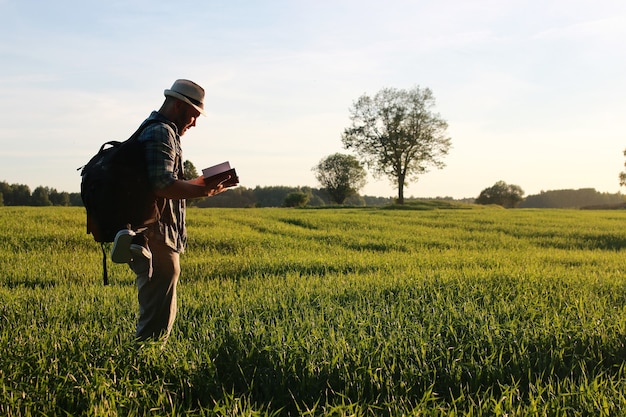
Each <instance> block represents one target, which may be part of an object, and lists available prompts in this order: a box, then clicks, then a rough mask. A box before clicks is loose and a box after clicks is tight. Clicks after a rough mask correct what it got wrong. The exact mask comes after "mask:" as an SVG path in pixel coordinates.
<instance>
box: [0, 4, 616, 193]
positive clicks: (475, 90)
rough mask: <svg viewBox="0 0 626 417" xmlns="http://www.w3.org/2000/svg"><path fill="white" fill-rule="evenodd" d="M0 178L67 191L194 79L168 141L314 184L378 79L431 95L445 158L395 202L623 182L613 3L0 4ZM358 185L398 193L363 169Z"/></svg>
mask: <svg viewBox="0 0 626 417" xmlns="http://www.w3.org/2000/svg"><path fill="white" fill-rule="evenodd" d="M0 16H2V24H1V25H0V40H1V41H0V91H1V93H0V143H1V146H0V181H6V182H8V183H9V184H13V183H19V184H26V185H28V186H29V187H30V188H31V191H32V190H33V189H34V188H36V187H38V186H46V187H50V188H55V189H56V190H57V191H67V192H78V191H79V190H80V174H79V171H77V168H79V167H81V166H82V165H84V164H85V163H86V162H87V161H88V160H89V159H90V158H91V156H93V155H94V154H95V153H96V152H97V150H98V149H99V147H100V146H101V145H102V144H103V143H104V142H106V141H109V140H123V139H126V138H128V137H129V136H130V135H131V134H132V133H133V132H134V130H135V129H136V128H137V127H138V126H139V124H140V123H141V122H142V121H143V120H144V119H145V118H146V117H147V116H148V115H149V114H150V112H151V111H152V110H157V109H158V108H159V107H160V105H161V104H162V101H163V99H164V96H163V91H164V90H165V89H167V88H170V87H171V85H172V83H173V82H174V80H176V79H178V78H188V79H191V80H193V81H195V82H197V83H198V84H200V85H201V86H203V87H204V88H205V90H206V99H205V109H206V111H207V116H206V117H201V118H200V119H199V120H198V123H197V126H196V127H195V128H193V129H191V130H190V131H188V132H187V133H186V134H185V135H184V136H183V137H182V144H183V150H184V154H183V157H184V159H187V160H190V161H191V162H192V163H193V164H194V165H195V166H196V168H197V169H198V170H199V171H200V170H201V169H202V168H205V167H208V166H211V165H214V164H217V163H220V162H222V161H225V160H228V161H230V163H231V165H233V166H234V167H235V168H236V169H237V172H238V174H239V178H240V181H241V185H242V186H245V187H248V188H254V187H256V186H261V187H265V186H277V185H282V186H310V187H320V184H319V183H318V182H317V181H316V179H315V174H314V172H313V171H312V168H313V167H314V166H315V165H317V164H318V163H319V162H320V160H321V159H323V158H325V157H326V156H329V155H331V154H334V153H346V154H349V153H350V151H348V150H346V149H344V148H343V146H342V143H341V134H342V132H343V131H344V129H346V128H347V127H349V126H350V123H351V122H350V117H349V115H350V113H349V111H350V108H351V106H352V105H353V104H354V102H355V101H356V100H357V99H358V98H359V97H361V96H362V95H364V94H367V95H370V96H373V95H375V94H376V93H377V92H378V91H380V90H381V89H383V88H387V87H392V88H398V89H411V88H414V87H420V88H429V89H431V90H432V92H433V95H434V97H435V100H436V103H435V108H434V111H435V112H436V113H438V114H439V115H440V117H441V118H443V119H444V120H446V121H447V122H448V130H447V134H448V136H449V137H450V139H451V143H452V148H451V149H450V153H449V155H447V156H446V157H445V158H443V162H444V163H445V167H444V168H442V169H435V168H433V169H432V170H430V171H429V172H427V173H425V174H423V175H421V176H420V177H419V179H418V180H417V181H413V182H410V183H409V184H408V186H407V187H405V190H404V194H405V196H406V197H453V198H472V197H477V196H478V195H479V194H480V192H481V191H482V190H484V189H485V188H488V187H491V186H492V185H494V184H495V183H496V182H497V181H504V182H506V183H508V184H515V185H518V186H520V187H521V188H522V189H523V190H524V192H525V195H533V194H538V193H540V192H541V191H549V190H561V189H579V188H595V189H596V190H598V191H600V192H609V193H616V192H622V191H623V190H622V189H621V187H620V185H619V179H618V175H619V173H620V172H621V171H624V170H626V167H625V162H626V158H625V156H624V150H625V149H626V47H625V45H626V2H625V1H623V0H519V1H518V0H438V1H436V2H435V1H426V0H414V1H409V0H384V1H382V0H380V1H374V0H345V1H344V0H331V1H328V0H289V1H288V0H267V1H266V0H254V1H253V0H248V1H244V0H228V1H217V0H196V1H191V0H177V1H162V0H108V1H106V2H104V1H95V0H77V1H70V0H55V1H49V0H0ZM361 194H364V195H371V196H381V197H392V196H397V189H396V187H395V184H394V183H393V182H391V181H390V180H389V179H387V178H379V179H376V178H373V177H371V176H370V177H369V178H368V182H367V185H366V186H365V187H364V188H363V189H362V190H361Z"/></svg>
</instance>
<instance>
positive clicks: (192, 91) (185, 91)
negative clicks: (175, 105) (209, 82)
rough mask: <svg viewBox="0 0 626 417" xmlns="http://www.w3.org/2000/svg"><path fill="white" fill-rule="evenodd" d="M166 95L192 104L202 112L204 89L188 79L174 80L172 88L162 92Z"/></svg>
mask: <svg viewBox="0 0 626 417" xmlns="http://www.w3.org/2000/svg"><path fill="white" fill-rule="evenodd" d="M163 93H164V94H165V95H166V96H170V97H174V98H177V99H178V100H181V101H184V102H185V103H187V104H189V105H191V106H193V107H194V108H195V109H196V110H198V111H199V112H200V113H202V114H204V115H206V113H205V112H204V89H203V88H202V87H200V86H199V85H198V84H196V83H194V82H193V81H189V80H176V81H174V84H173V85H172V88H170V89H169V90H165V91H164V92H163Z"/></svg>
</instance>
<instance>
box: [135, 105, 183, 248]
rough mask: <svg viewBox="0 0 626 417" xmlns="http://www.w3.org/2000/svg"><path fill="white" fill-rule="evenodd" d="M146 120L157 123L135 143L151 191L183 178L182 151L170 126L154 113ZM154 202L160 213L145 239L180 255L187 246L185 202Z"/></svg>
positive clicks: (143, 132) (165, 200)
mask: <svg viewBox="0 0 626 417" xmlns="http://www.w3.org/2000/svg"><path fill="white" fill-rule="evenodd" d="M148 120H158V121H159V122H161V123H152V124H150V125H149V126H147V127H146V128H145V129H144V130H143V131H142V132H141V134H140V135H139V141H140V142H145V147H146V164H147V168H148V177H149V179H150V182H151V184H152V188H153V189H155V190H159V189H162V188H165V187H167V186H169V185H171V184H172V183H173V182H174V181H176V180H183V179H184V172H183V151H182V148H181V146H180V136H178V128H177V127H176V125H175V124H174V123H172V122H171V121H169V120H167V119H166V118H165V117H163V116H161V115H160V114H159V113H158V112H156V111H153V112H152V113H151V114H150V117H148V119H146V121H148ZM144 123H146V122H145V121H144ZM158 203H159V208H163V210H162V212H161V217H160V219H159V221H158V222H157V223H156V224H154V225H153V226H150V227H149V230H148V238H149V239H158V240H160V241H161V242H164V243H165V244H166V245H168V246H169V247H171V248H172V249H174V250H176V251H178V252H180V253H182V252H184V250H185V246H186V244H187V229H186V226H185V200H184V199H183V200H171V199H167V198H159V199H158Z"/></svg>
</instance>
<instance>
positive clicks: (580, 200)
mask: <svg viewBox="0 0 626 417" xmlns="http://www.w3.org/2000/svg"><path fill="white" fill-rule="evenodd" d="M624 203H626V196H624V195H623V194H620V193H617V194H610V193H601V192H598V191H596V190H595V189H594V188H581V189H578V190H554V191H542V192H541V193H540V194H536V195H529V196H528V197H526V198H525V199H524V201H522V202H521V203H520V204H519V206H518V207H519V208H588V207H595V208H603V207H605V208H608V207H611V206H620V205H623V204H624Z"/></svg>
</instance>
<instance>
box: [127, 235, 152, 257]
mask: <svg viewBox="0 0 626 417" xmlns="http://www.w3.org/2000/svg"><path fill="white" fill-rule="evenodd" d="M130 253H131V258H133V259H137V257H138V256H143V257H144V258H146V259H152V252H151V251H150V248H148V238H147V237H145V236H144V235H143V234H141V233H138V234H136V235H135V237H133V240H132V243H131V244H130Z"/></svg>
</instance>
